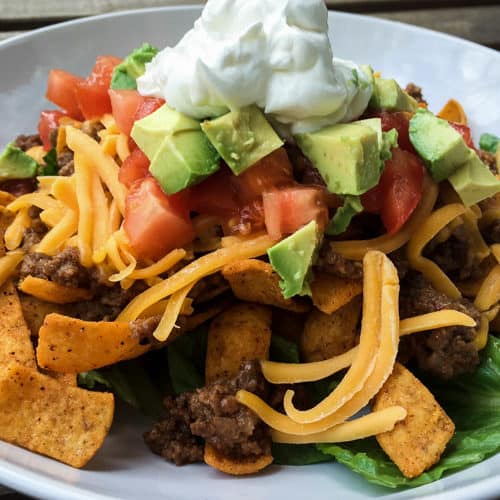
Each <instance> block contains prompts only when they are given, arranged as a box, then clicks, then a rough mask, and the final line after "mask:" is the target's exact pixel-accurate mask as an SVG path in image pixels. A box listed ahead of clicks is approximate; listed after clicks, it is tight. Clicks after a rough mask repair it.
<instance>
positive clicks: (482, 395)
mask: <svg viewBox="0 0 500 500" xmlns="http://www.w3.org/2000/svg"><path fill="white" fill-rule="evenodd" d="M425 383H426V384H427V386H428V387H429V389H430V390H431V391H432V392H433V393H434V394H435V395H436V397H437V399H438V401H439V402H440V403H441V404H442V405H443V407H444V409H445V410H446V411H447V413H448V414H449V415H450V417H451V418H452V420H453V421H454V422H455V424H456V426H457V431H456V432H455V435H454V436H453V438H452V439H451V441H450V442H449V443H448V446H447V449H446V451H445V453H444V454H443V457H442V458H441V460H440V461H439V462H438V464H437V465H435V466H434V467H432V468H431V469H430V470H428V471H427V472H425V473H424V474H422V475H421V476H419V477H417V478H414V479H407V478H405V477H403V475H402V474H401V472H400V471H399V469H398V468H397V467H396V465H394V463H393V462H392V461H391V460H390V459H389V457H387V455H385V453H384V452H383V451H382V449H381V448H380V447H379V445H378V443H377V441H376V440H375V439H374V438H371V439H365V440H361V441H354V442H351V443H342V444H338V445H331V444H319V445H317V446H318V449H319V450H320V451H321V452H323V453H326V454H329V455H331V456H332V457H334V458H335V459H336V460H337V461H339V462H340V463H343V464H344V465H346V466H347V467H349V468H350V469H352V470H353V471H354V472H357V473H358V474H360V475H362V476H363V477H364V478H365V479H367V480H368V481H370V482H372V483H376V484H379V485H382V486H386V487H389V488H397V487H401V486H407V487H408V486H421V485H423V484H427V483H430V482H432V481H435V480H437V479H439V478H441V477H442V476H443V474H444V473H447V472H452V471H458V470H460V469H463V468H464V467H467V466H469V465H472V464H475V463H478V462H481V461H482V460H484V459H485V458H487V457H489V456H491V455H494V454H495V453H498V452H499V451H500V340H499V339H497V338H495V337H490V339H489V342H488V345H487V346H486V348H485V349H484V351H483V352H482V361H481V364H480V366H479V368H478V370H477V371H476V372H475V373H474V374H472V375H468V376H463V377H460V378H458V379H456V380H454V381H451V382H447V383H436V382H435V381H432V380H426V381H425Z"/></svg>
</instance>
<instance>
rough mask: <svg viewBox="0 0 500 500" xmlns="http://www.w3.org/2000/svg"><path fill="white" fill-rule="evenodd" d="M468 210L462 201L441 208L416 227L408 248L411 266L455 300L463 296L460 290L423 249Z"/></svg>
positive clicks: (437, 288)
mask: <svg viewBox="0 0 500 500" xmlns="http://www.w3.org/2000/svg"><path fill="white" fill-rule="evenodd" d="M466 210H467V209H466V207H465V206H464V205H462V204H460V203H451V204H449V205H445V206H444V207H441V208H439V209H438V210H436V211H435V212H433V213H432V214H431V215H430V216H429V217H428V218H427V219H426V220H425V221H423V222H422V224H421V225H420V226H419V227H417V228H416V229H415V232H414V234H413V235H412V237H411V238H410V240H409V242H408V246H407V249H406V254H407V257H408V261H409V262H410V266H411V267H412V268H413V269H416V270H417V271H420V272H421V273H422V274H423V275H424V276H425V278H426V279H427V281H429V282H430V283H431V284H432V286H433V287H434V288H436V290H439V291H440V292H443V293H445V294H446V295H448V297H451V298H452V299H455V300H456V299H459V298H460V297H461V296H462V294H461V293H460V290H459V289H458V288H457V287H456V285H455V284H454V283H453V282H452V281H451V280H450V278H448V276H446V274H445V273H444V272H443V271H442V270H441V268H440V267H439V266H438V265H437V264H435V263H434V262H432V261H431V260H430V259H427V258H426V257H424V256H423V255H422V251H423V249H424V248H425V246H426V245H427V243H429V241H431V240H432V238H434V237H435V236H436V234H438V233H439V231H441V230H442V229H444V228H445V227H446V226H447V225H448V224H449V223H450V222H451V221H452V220H453V219H455V218H457V217H459V216H460V215H463V214H464V213H465V212H466Z"/></svg>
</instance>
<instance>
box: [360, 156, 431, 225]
mask: <svg viewBox="0 0 500 500" xmlns="http://www.w3.org/2000/svg"><path fill="white" fill-rule="evenodd" d="M424 171H425V169H424V165H423V163H422V161H421V160H420V159H419V158H418V157H417V156H416V155H414V154H411V153H409V152H408V151H404V150H402V149H399V148H396V149H393V150H392V158H391V159H390V160H387V161H386V162H385V168H384V171H383V173H382V176H381V178H380V182H379V183H378V185H377V186H375V187H374V188H373V189H371V190H370V191H368V192H367V193H365V194H364V195H363V196H362V197H361V201H362V203H363V206H364V207H365V209H366V210H367V211H369V212H374V213H377V212H380V215H381V217H382V222H383V223H384V226H385V228H386V230H387V233H388V234H394V233H396V232H397V231H398V230H399V229H401V227H402V226H403V225H404V223H405V222H406V221H407V220H408V218H409V217H410V215H411V214H412V213H413V211H414V210H415V208H416V207H417V205H418V203H419V201H420V199H421V197H422V184H423V180H424Z"/></svg>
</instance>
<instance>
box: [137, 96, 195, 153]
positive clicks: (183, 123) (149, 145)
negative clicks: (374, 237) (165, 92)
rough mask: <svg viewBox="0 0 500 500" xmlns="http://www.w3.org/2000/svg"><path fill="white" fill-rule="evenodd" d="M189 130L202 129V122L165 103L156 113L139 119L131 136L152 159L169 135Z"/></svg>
mask: <svg viewBox="0 0 500 500" xmlns="http://www.w3.org/2000/svg"><path fill="white" fill-rule="evenodd" d="M188 130H200V122H199V121H197V120H193V119H192V118H189V117H188V116H186V115H184V114H183V113H180V112H179V111H177V110H175V109H173V108H171V107H170V106H167V105H166V104H164V105H163V106H161V107H160V108H158V109H157V110H156V111H155V112H154V113H151V114H150V115H148V116H146V117H144V118H142V119H141V120H137V121H136V122H135V123H134V126H133V127H132V132H131V136H132V139H134V141H135V142H136V144H137V145H138V146H139V147H140V148H141V149H142V151H143V152H144V154H145V155H146V156H147V157H148V158H149V159H150V160H151V161H152V160H153V158H154V156H155V155H156V152H157V151H158V150H159V149H160V146H161V145H162V143H163V141H164V139H165V137H166V136H167V135H170V134H176V133H177V132H184V131H188Z"/></svg>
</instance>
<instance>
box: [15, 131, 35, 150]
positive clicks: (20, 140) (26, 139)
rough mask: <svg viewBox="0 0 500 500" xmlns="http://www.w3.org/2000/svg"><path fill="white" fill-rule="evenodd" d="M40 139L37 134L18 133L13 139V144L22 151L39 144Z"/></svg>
mask: <svg viewBox="0 0 500 500" xmlns="http://www.w3.org/2000/svg"><path fill="white" fill-rule="evenodd" d="M41 145H42V140H41V139H40V135H39V134H33V135H18V136H17V137H16V139H15V141H14V146H16V147H17V148H19V149H22V150H23V151H28V149H31V148H33V147H35V146H41Z"/></svg>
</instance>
